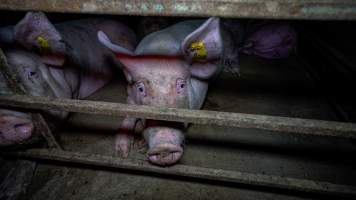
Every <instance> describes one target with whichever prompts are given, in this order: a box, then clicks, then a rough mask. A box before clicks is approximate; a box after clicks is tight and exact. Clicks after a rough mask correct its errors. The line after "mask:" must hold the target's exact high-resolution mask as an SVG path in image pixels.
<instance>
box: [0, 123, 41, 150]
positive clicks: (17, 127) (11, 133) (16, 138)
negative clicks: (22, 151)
mask: <svg viewBox="0 0 356 200" xmlns="http://www.w3.org/2000/svg"><path fill="white" fill-rule="evenodd" d="M33 129H34V126H33V124H32V122H31V121H30V120H29V119H26V118H21V117H16V116H0V145H3V146H7V145H12V144H21V143H23V142H24V141H26V140H27V139H29V138H30V137H31V135H32V132H33Z"/></svg>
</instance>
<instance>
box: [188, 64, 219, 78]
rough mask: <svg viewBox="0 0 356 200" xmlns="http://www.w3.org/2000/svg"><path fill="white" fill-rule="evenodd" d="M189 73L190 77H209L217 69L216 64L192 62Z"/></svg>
mask: <svg viewBox="0 0 356 200" xmlns="http://www.w3.org/2000/svg"><path fill="white" fill-rule="evenodd" d="M189 69H190V74H191V75H192V77H195V78H198V79H201V80H207V79H209V78H211V77H212V76H213V75H214V74H215V73H216V71H217V65H216V64H215V63H199V62H197V63H193V64H192V65H191V66H190V68H189Z"/></svg>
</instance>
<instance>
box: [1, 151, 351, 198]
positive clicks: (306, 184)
mask: <svg viewBox="0 0 356 200" xmlns="http://www.w3.org/2000/svg"><path fill="white" fill-rule="evenodd" d="M3 155H4V156H17V157H21V158H25V159H26V158H27V159H40V160H55V161H61V162H66V163H79V164H84V165H91V166H101V167H110V168H117V169H128V170H136V171H143V172H150V173H158V174H168V175H175V176H183V177H192V178H199V179H204V180H214V181H223V182H230V183H240V184H246V185H255V186H263V187H269V188H279V189H288V190H296V191H302V192H311V193H317V194H324V195H338V196H344V197H356V186H351V185H339V184H334V183H329V182H321V181H313V180H306V179H297V178H290V177H280V176H271V175H262V174H253V173H245V172H238V171H230V170H223V169H213V168H205V167H195V166H188V165H181V164H177V165H174V166H171V167H165V168H164V167H157V166H154V165H150V164H149V163H147V161H136V160H135V161H133V160H130V159H121V158H118V157H111V156H103V155H95V154H84V153H77V152H68V151H58V150H44V149H31V150H26V151H22V152H6V154H5V153H3Z"/></svg>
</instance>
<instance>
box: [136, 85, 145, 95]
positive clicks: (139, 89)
mask: <svg viewBox="0 0 356 200" xmlns="http://www.w3.org/2000/svg"><path fill="white" fill-rule="evenodd" d="M136 89H137V92H138V93H139V94H140V95H142V96H146V90H145V84H143V83H142V82H138V83H136Z"/></svg>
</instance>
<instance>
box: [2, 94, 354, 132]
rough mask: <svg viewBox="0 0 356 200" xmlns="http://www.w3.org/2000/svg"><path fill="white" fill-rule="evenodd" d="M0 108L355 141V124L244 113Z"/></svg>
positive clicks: (62, 105) (5, 100) (52, 101)
mask: <svg viewBox="0 0 356 200" xmlns="http://www.w3.org/2000/svg"><path fill="white" fill-rule="evenodd" d="M0 105H3V106H11V107H21V108H32V109H43V110H61V111H68V112H79V113H89V114H101V115H112V116H126V117H137V118H147V119H157V120H167V121H178V122H190V123H195V124H209V125H219V126H231V127H240V128H256V129H264V130H271V131H278V132H289V133H300V134H307V135H322V136H337V137H344V138H356V124H354V123H343V122H334V121H322V120H312V119H300V118H289V117H276V116H267V115H254V114H243V113H229V112H217V111H208V110H187V109H175V108H160V107H150V106H138V105H128V104H120V103H109V102H100V101H88V100H73V99H57V98H49V97H33V96H24V95H11V96H0Z"/></svg>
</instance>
